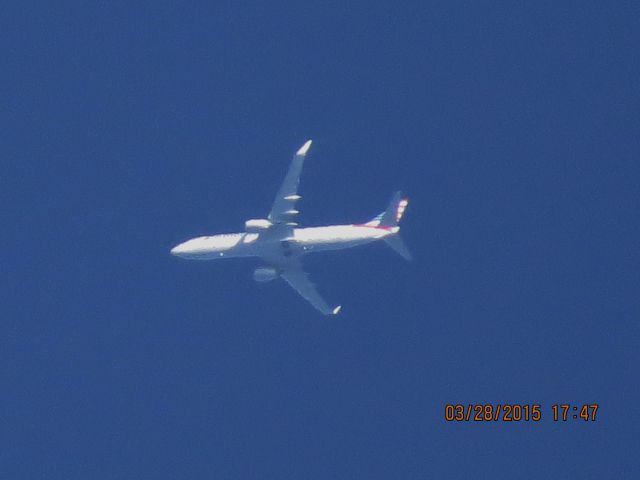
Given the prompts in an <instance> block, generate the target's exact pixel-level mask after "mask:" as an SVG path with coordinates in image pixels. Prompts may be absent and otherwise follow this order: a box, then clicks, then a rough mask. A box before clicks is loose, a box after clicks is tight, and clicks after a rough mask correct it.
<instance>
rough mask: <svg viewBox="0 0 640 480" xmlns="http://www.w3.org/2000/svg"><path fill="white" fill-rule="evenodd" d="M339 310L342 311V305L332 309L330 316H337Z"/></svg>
mask: <svg viewBox="0 0 640 480" xmlns="http://www.w3.org/2000/svg"><path fill="white" fill-rule="evenodd" d="M340 310H342V305H338V306H337V307H336V308H334V309H333V310H332V311H331V314H332V315H337V314H339V313H340Z"/></svg>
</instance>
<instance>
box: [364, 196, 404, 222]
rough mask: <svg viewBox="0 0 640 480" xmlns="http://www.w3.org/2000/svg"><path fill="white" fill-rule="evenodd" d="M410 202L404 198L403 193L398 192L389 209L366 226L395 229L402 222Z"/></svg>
mask: <svg viewBox="0 0 640 480" xmlns="http://www.w3.org/2000/svg"><path fill="white" fill-rule="evenodd" d="M408 204H409V200H407V199H406V198H402V192H396V194H395V195H394V196H393V198H392V199H391V201H390V202H389V206H388V207H387V209H386V210H385V211H384V212H382V213H381V214H379V215H376V216H375V217H373V218H372V219H371V220H369V221H368V222H367V223H365V225H370V226H372V227H395V226H396V225H398V223H399V222H400V219H401V218H402V214H403V213H404V210H405V209H406V208H407V205H408Z"/></svg>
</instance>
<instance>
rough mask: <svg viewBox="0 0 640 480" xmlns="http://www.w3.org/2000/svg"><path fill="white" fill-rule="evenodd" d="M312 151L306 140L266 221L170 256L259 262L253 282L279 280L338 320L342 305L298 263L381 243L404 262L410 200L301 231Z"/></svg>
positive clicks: (396, 199) (196, 241) (187, 245)
mask: <svg viewBox="0 0 640 480" xmlns="http://www.w3.org/2000/svg"><path fill="white" fill-rule="evenodd" d="M310 147H311V140H308V141H307V142H306V143H305V144H304V145H302V147H300V149H299V150H298V151H297V152H296V153H295V155H294V157H293V160H292V161H291V165H290V167H289V171H288V172H287V175H286V177H285V179H284V181H283V183H282V186H281V187H280V190H279V191H278V194H277V195H276V198H275V200H274V202H273V205H272V207H271V211H270V212H269V214H268V216H267V218H261V219H251V220H247V221H246V222H245V231H244V232H240V233H225V234H221V235H209V236H204V237H197V238H192V239H191V240H187V241H186V242H184V243H180V244H179V245H176V246H175V247H173V248H172V249H171V254H173V255H175V256H177V257H182V258H185V259H190V260H217V259H222V258H237V257H257V258H259V259H261V260H262V261H263V262H264V265H262V266H260V267H258V268H256V269H255V270H254V272H253V278H254V280H256V281H257V282H269V281H272V280H275V279H277V278H282V279H283V280H284V281H285V282H287V283H288V284H289V285H290V286H291V287H292V288H293V289H294V290H296V291H297V292H298V294H300V295H301V296H302V297H303V298H304V299H305V300H307V301H308V302H309V303H310V304H311V305H313V306H314V307H315V308H316V309H317V310H318V311H320V312H321V313H322V314H324V315H337V314H338V313H339V312H340V310H341V308H342V306H341V305H338V306H335V307H331V306H329V305H328V304H327V302H326V301H325V300H324V299H323V298H322V297H321V296H320V294H319V293H318V291H317V289H316V286H315V285H314V284H313V283H312V282H311V281H310V280H309V277H308V275H307V273H305V271H304V270H303V269H302V264H301V258H302V257H303V256H304V255H306V254H308V253H314V252H319V251H327V250H339V249H344V248H351V247H355V246H358V245H363V244H366V243H371V242H374V241H377V240H384V241H385V243H386V244H387V245H389V246H390V247H391V248H392V249H393V250H395V251H396V252H397V253H398V254H400V255H401V256H402V257H404V258H405V259H406V260H411V254H410V253H409V250H408V249H407V247H406V245H405V244H404V242H403V241H402V239H401V237H400V236H399V232H400V227H399V226H398V223H399V222H400V219H401V218H402V215H403V213H404V211H405V209H406V208H407V205H408V203H409V202H408V200H407V199H406V198H403V197H402V194H401V192H397V193H396V194H395V195H394V196H393V198H392V199H391V202H390V203H389V206H388V207H387V209H386V210H385V211H384V212H382V213H380V214H379V215H377V216H375V217H374V218H372V219H371V220H369V221H368V222H366V223H360V224H351V225H329V226H324V227H308V228H299V227H298V223H297V221H296V219H297V217H298V214H299V213H300V212H299V211H298V210H296V208H295V206H296V202H297V201H298V200H300V198H302V197H300V195H299V194H298V186H299V183H300V174H301V172H302V166H303V164H304V160H305V157H306V156H307V153H308V152H309V148H310Z"/></svg>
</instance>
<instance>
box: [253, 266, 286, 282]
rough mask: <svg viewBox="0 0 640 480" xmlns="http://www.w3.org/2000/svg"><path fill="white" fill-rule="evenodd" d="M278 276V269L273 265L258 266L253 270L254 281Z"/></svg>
mask: <svg viewBox="0 0 640 480" xmlns="http://www.w3.org/2000/svg"><path fill="white" fill-rule="evenodd" d="M279 276H280V275H279V274H278V271H277V270H276V269H275V268H273V267H259V268H256V269H255V271H254V272H253V279H254V280H255V281H256V282H270V281H271V280H275V279H276V278H278V277H279Z"/></svg>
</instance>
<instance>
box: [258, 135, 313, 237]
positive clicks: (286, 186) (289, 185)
mask: <svg viewBox="0 0 640 480" xmlns="http://www.w3.org/2000/svg"><path fill="white" fill-rule="evenodd" d="M309 147H311V140H307V142H306V143H305V144H304V145H303V146H302V147H300V149H299V150H298V151H297V152H296V154H295V155H294V156H293V160H292V161H291V166H290V167H289V171H288V172H287V176H286V177H285V178H284V181H283V182H282V186H281V187H280V190H278V194H277V195H276V199H275V200H274V202H273V206H272V207H271V212H269V217H268V218H269V220H270V221H271V222H272V223H274V224H284V225H288V226H290V227H292V226H295V225H296V223H295V219H296V216H297V215H298V211H297V210H296V209H295V208H294V207H295V205H296V202H297V201H298V200H300V195H298V184H299V183H300V174H301V173H302V165H303V164H304V157H305V156H306V155H307V152H308V151H309Z"/></svg>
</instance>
